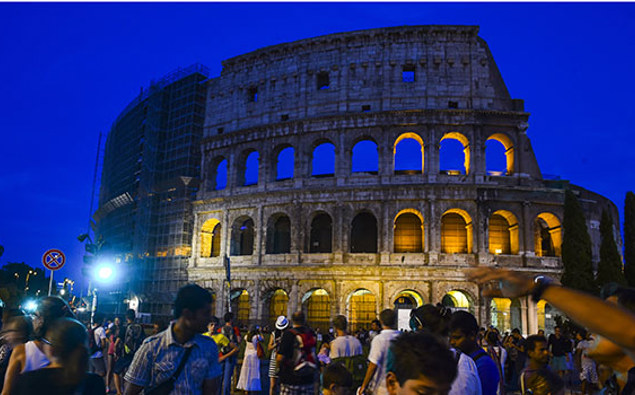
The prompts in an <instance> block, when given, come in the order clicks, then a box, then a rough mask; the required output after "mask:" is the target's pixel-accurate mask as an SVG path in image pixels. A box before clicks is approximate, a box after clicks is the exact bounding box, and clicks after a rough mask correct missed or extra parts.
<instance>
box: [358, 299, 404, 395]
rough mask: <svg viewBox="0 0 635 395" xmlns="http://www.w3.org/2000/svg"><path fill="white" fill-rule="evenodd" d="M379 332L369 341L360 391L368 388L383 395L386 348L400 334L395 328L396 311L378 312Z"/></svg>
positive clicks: (384, 389) (384, 392)
mask: <svg viewBox="0 0 635 395" xmlns="http://www.w3.org/2000/svg"><path fill="white" fill-rule="evenodd" d="M379 322H380V323H381V332H380V333H379V334H378V335H376V336H375V337H374V338H373V341H372V342H371V343H370V354H368V369H367V370H366V376H365V377H364V382H363V383H362V386H361V389H360V393H364V391H366V389H370V390H371V391H372V393H373V394H378V395H385V394H387V393H388V392H387V390H386V360H387V358H386V357H387V356H388V348H389V347H390V342H392V341H393V340H394V339H395V338H396V337H397V336H399V335H400V334H401V332H399V331H398V330H397V312H396V311H395V310H392V309H386V310H384V311H382V312H381V313H379Z"/></svg>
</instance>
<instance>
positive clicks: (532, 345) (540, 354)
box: [525, 335, 549, 366]
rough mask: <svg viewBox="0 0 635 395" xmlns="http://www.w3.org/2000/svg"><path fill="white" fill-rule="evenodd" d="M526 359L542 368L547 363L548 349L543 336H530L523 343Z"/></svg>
mask: <svg viewBox="0 0 635 395" xmlns="http://www.w3.org/2000/svg"><path fill="white" fill-rule="evenodd" d="M525 351H526V352H527V357H529V360H530V361H532V362H533V363H534V364H535V365H539V366H544V365H546V364H547V363H548V362H549V348H548V347H547V339H545V338H544V336H539V335H531V336H529V337H528V338H527V340H526V341H525Z"/></svg>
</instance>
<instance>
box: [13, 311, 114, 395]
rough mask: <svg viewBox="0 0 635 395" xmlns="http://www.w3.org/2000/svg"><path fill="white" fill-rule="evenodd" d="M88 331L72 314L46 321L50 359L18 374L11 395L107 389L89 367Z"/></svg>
mask: <svg viewBox="0 0 635 395" xmlns="http://www.w3.org/2000/svg"><path fill="white" fill-rule="evenodd" d="M87 340H88V331H87V330H86V327H85V326H84V325H82V323H80V322H79V321H77V320H75V319H73V318H66V317H64V318H58V319H56V320H54V321H53V322H52V323H51V324H50V325H48V327H47V330H46V332H45V335H44V336H42V337H40V341H42V342H43V343H44V347H43V350H44V353H45V354H46V356H47V358H48V360H49V361H50V363H49V364H48V365H47V366H46V367H44V368H42V369H37V370H32V371H29V372H25V373H23V374H21V375H19V376H18V379H17V382H16V386H15V389H14V390H13V391H12V392H11V394H12V395H35V394H55V395H99V394H105V393H106V387H105V385H104V379H103V377H100V376H98V375H96V374H94V373H87V370H88V348H87V347H86V343H87Z"/></svg>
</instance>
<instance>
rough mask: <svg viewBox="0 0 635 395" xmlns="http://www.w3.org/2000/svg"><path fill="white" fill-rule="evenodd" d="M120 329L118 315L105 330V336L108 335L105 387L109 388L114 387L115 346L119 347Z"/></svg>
mask: <svg viewBox="0 0 635 395" xmlns="http://www.w3.org/2000/svg"><path fill="white" fill-rule="evenodd" d="M120 331H121V319H120V318H119V317H115V318H114V320H113V323H112V325H111V326H110V327H109V328H108V330H107V331H106V336H107V337H108V350H107V356H108V358H107V359H106V388H107V389H109V390H110V389H113V388H115V379H114V376H113V374H114V372H113V369H114V368H115V360H116V357H117V348H119V347H120V346H121V344H122V343H121V339H120Z"/></svg>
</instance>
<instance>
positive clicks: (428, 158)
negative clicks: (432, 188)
mask: <svg viewBox="0 0 635 395" xmlns="http://www.w3.org/2000/svg"><path fill="white" fill-rule="evenodd" d="M438 140H439V138H438V136H437V133H436V130H434V129H430V131H429V136H428V143H427V144H425V146H424V151H425V152H424V158H423V161H424V171H425V173H427V174H428V182H436V181H437V176H438V175H439V168H440V164H439V148H440V147H441V145H440V143H439V141H438ZM424 143H425V141H424Z"/></svg>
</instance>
